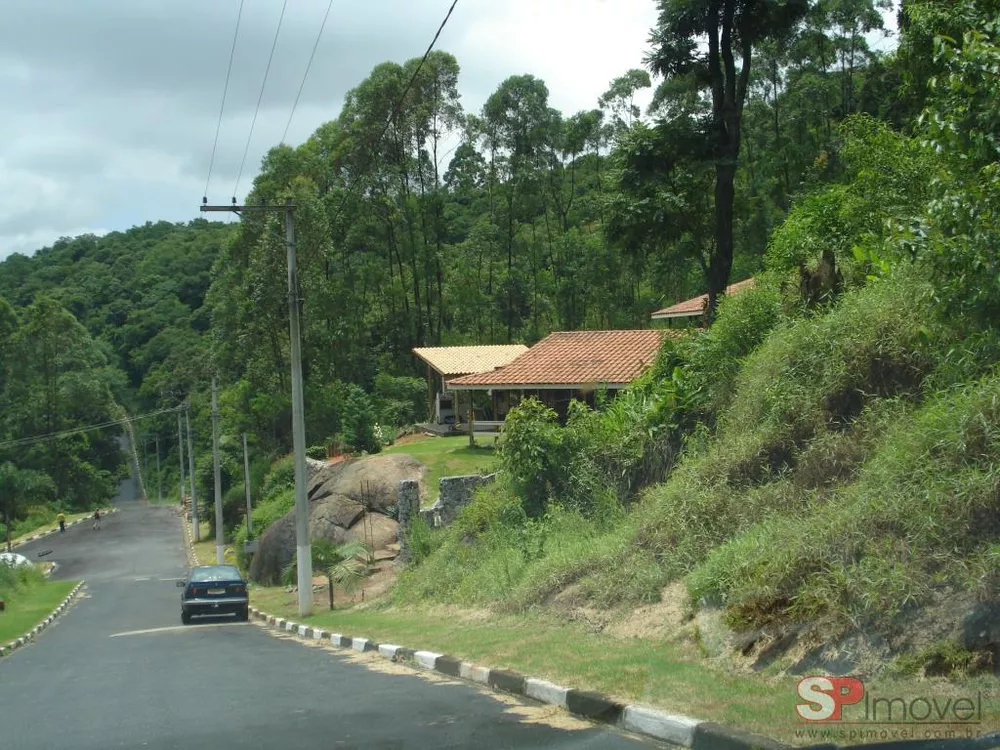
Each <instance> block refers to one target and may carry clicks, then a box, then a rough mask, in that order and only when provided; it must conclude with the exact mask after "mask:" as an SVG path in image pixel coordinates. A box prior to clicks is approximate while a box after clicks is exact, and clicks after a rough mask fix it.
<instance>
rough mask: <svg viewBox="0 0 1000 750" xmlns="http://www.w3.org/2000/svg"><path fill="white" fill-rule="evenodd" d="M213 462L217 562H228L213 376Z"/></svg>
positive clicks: (217, 407) (217, 416)
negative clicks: (223, 521)
mask: <svg viewBox="0 0 1000 750" xmlns="http://www.w3.org/2000/svg"><path fill="white" fill-rule="evenodd" d="M212 462H213V464H214V465H215V561H216V562H217V563H218V564H219V565H222V563H224V562H225V561H226V540H225V534H224V529H223V528H222V466H221V464H220V463H219V397H218V392H217V391H216V388H215V376H214V375H213V376H212Z"/></svg>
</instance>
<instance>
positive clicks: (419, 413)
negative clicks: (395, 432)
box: [374, 372, 427, 427]
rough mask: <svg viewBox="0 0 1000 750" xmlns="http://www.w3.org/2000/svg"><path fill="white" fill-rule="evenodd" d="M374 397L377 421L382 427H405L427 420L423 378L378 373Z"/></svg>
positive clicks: (425, 388)
mask: <svg viewBox="0 0 1000 750" xmlns="http://www.w3.org/2000/svg"><path fill="white" fill-rule="evenodd" d="M374 396H375V403H376V410H377V412H378V421H379V422H380V423H382V424H384V425H391V426H393V427H405V426H406V425H410V424H415V423H416V422H423V421H424V420H425V419H427V381H425V380H424V379H423V378H407V377H393V376H392V375H389V374H387V373H384V372H380V373H379V374H378V375H376V376H375V393H374Z"/></svg>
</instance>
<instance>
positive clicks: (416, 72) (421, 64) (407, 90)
mask: <svg viewBox="0 0 1000 750" xmlns="http://www.w3.org/2000/svg"><path fill="white" fill-rule="evenodd" d="M456 5H458V0H452V3H451V7H450V8H448V13H447V14H446V15H445V17H444V20H443V21H442V22H441V25H440V26H438V30H437V33H436V34H435V35H434V38H433V39H431V43H430V44H429V45H428V46H427V51H426V52H424V56H423V57H421V58H420V62H419V63H417V67H416V69H415V70H414V71H413V75H412V76H410V80H409V83H407V84H406V88H405V89H403V95H402V96H400V97H399V100H398V101H397V102H396V106H395V107H393V110H392V114H390V115H389V119H388V120H386V121H385V127H383V128H382V132H381V133H379V136H378V138H377V139H376V140H375V144H374V145H373V146H372V151H374V150H375V149H377V148H378V146H379V144H380V143H381V142H382V139H383V138H384V137H385V134H386V133H387V132H389V126H390V125H391V124H392V121H393V120H394V119H395V118H396V115H398V114H399V110H400V108H401V107H402V106H403V102H404V101H405V100H406V95H407V94H409V93H410V89H411V88H413V83H414V82H415V81H416V80H417V76H418V75H419V74H420V69H421V68H422V67H424V63H425V62H427V58H428V57H430V55H431V50H433V49H434V45H435V44H437V40H438V37H439V36H441V32H442V31H444V27H445V25H446V24H447V23H448V19H449V18H451V12H452V11H453V10H455V6H456Z"/></svg>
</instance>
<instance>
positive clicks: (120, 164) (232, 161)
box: [0, 0, 656, 258]
mask: <svg viewBox="0 0 1000 750" xmlns="http://www.w3.org/2000/svg"><path fill="white" fill-rule="evenodd" d="M284 1H285V0H243V13H242V18H241V22H240V27H239V36H238V39H237V45H236V49H235V55H234V64H233V69H232V76H231V80H230V84H229V91H228V96H227V99H226V103H225V115H224V117H223V119H222V122H221V130H220V137H219V144H218V150H217V154H216V158H215V162H214V167H213V169H212V177H211V182H210V183H209V185H208V190H207V192H206V179H207V177H208V172H209V163H210V161H211V153H212V143H213V139H214V136H215V132H216V126H217V124H218V123H219V110H220V104H221V100H222V92H223V84H224V81H225V76H226V69H227V63H228V61H229V55H230V50H231V46H232V40H233V32H234V29H235V27H236V19H237V11H238V8H239V6H240V0H3V9H4V18H3V23H2V24H0V102H3V105H2V108H3V116H2V117H0V195H3V200H2V201H0V258H4V257H6V256H8V255H10V254H11V253H14V252H21V253H25V254H31V253H32V252H34V251H35V250H36V249H38V248H40V247H44V246H46V245H49V244H51V243H52V242H53V241H54V240H56V239H58V238H59V237H65V236H75V235H78V234H83V233H87V232H93V233H95V234H103V233H105V232H108V231H113V230H121V229H127V228H128V227H130V226H133V225H136V224H143V223H145V222H146V221H158V220H167V221H187V220H190V219H192V218H195V217H197V216H199V215H200V212H199V210H198V205H199V203H200V202H201V198H202V196H203V195H207V197H208V198H209V201H210V202H212V203H228V202H229V200H230V198H231V197H232V196H233V195H234V193H235V194H236V196H237V198H239V199H240V200H242V199H243V198H244V197H245V195H246V193H247V192H248V190H249V189H250V187H251V185H252V183H253V178H254V176H255V175H256V173H257V171H258V168H259V165H260V161H261V158H262V157H263V155H264V154H265V153H266V151H267V150H268V149H269V148H271V147H272V146H274V145H276V144H277V143H278V142H279V141H280V139H281V135H282V133H283V131H284V130H285V126H286V123H287V122H288V118H289V115H290V113H291V108H292V104H293V101H294V99H295V95H296V92H297V91H298V89H299V85H300V83H301V81H302V76H303V73H304V72H305V68H306V63H307V61H308V59H309V54H310V52H311V50H312V48H313V44H314V42H315V39H316V35H317V33H318V31H319V28H320V25H321V22H322V19H323V14H324V13H325V11H326V8H327V4H328V0H287V5H286V10H285V13H284V17H283V20H282V24H281V30H280V34H279V36H278V40H277V46H276V47H275V52H274V58H273V62H272V65H271V69H270V73H269V76H268V79H267V85H266V87H265V88H264V91H263V98H262V99H261V107H260V112H259V115H258V116H257V119H256V123H255V125H254V129H253V137H252V138H251V139H250V142H249V150H247V143H248V141H247V139H248V136H249V135H250V128H251V120H252V118H253V113H254V109H255V107H256V105H257V102H258V98H259V97H260V96H261V84H262V81H263V79H264V72H265V67H266V65H267V60H268V56H269V53H270V50H271V44H272V41H273V39H274V33H275V29H276V27H277V24H278V19H279V16H280V15H281V11H282V4H283V2H284ZM450 4H451V2H450V0H334V3H333V6H332V7H333V9H332V11H331V14H330V18H329V21H328V22H327V26H326V29H325V31H324V34H323V37H322V39H321V41H320V46H319V48H318V50H317V53H316V57H315V60H314V62H313V65H312V68H311V70H310V73H309V77H308V79H307V80H306V84H305V88H304V90H303V93H302V98H301V100H300V101H299V104H298V107H297V109H296V110H295V114H294V118H293V119H292V121H291V126H290V128H289V131H288V137H287V139H286V140H287V142H288V143H290V144H292V145H297V144H299V143H301V142H303V141H304V140H305V139H307V138H308V137H309V135H310V134H311V133H312V132H313V131H314V130H315V129H316V128H317V127H318V126H319V125H321V124H322V123H324V122H327V121H329V120H332V119H334V118H336V116H337V114H338V113H339V111H340V107H341V104H342V102H343V97H344V94H345V92H347V91H348V90H349V89H351V88H353V87H354V86H356V85H357V84H358V83H360V82H361V81H362V80H363V79H364V78H365V77H366V76H367V75H368V73H369V72H370V71H371V69H372V68H373V67H374V66H375V65H377V64H378V63H381V62H384V61H386V60H393V61H396V62H404V61H406V60H408V59H411V58H414V57H419V56H421V55H422V54H423V52H424V50H426V48H427V45H428V44H429V43H430V41H431V39H432V38H433V36H434V32H435V31H436V30H437V28H438V26H439V25H440V23H441V21H442V19H443V18H444V16H445V14H446V12H447V10H448V7H449V6H450ZM655 20H656V6H655V2H654V0H459V2H458V5H457V7H456V9H455V11H454V13H453V14H452V17H451V19H450V20H449V22H448V25H447V26H446V27H445V29H444V31H443V32H442V34H441V37H440V39H439V40H438V43H437V49H442V50H445V51H448V52H451V53H452V54H454V55H455V56H456V58H457V59H458V62H459V65H460V66H461V75H460V78H459V89H460V91H461V93H462V103H463V106H464V107H465V109H466V111H472V112H475V111H478V110H479V109H480V107H481V106H482V104H483V102H484V101H485V100H486V98H487V97H488V96H489V95H490V94H491V93H492V92H493V91H494V90H495V89H496V87H497V86H498V85H499V84H500V83H501V82H502V81H503V80H504V79H505V78H507V77H508V76H510V75H517V74H523V73H531V74H533V75H535V76H537V77H539V78H541V79H542V80H544V81H545V83H546V84H547V86H548V88H549V92H550V99H549V103H550V105H551V106H553V107H556V108H557V109H560V110H561V111H563V112H564V113H567V114H571V113H573V112H576V111H578V110H581V109H592V108H594V107H596V106H597V99H598V97H599V96H600V95H601V93H602V92H604V91H605V90H606V89H607V86H608V83H609V82H610V81H611V80H612V79H613V78H615V77H616V76H618V75H621V74H622V73H623V72H625V71H626V70H628V69H629V68H634V67H640V66H641V64H642V59H643V56H644V54H645V51H646V49H647V39H648V36H649V30H650V28H652V26H653V24H654V23H655ZM640 103H641V101H640ZM245 151H246V152H247V157H246V162H245V167H244V169H243V174H242V177H241V178H240V179H239V182H238V183H237V177H238V174H239V170H240V164H241V161H242V159H243V154H244V152H245ZM215 216H216V217H218V216H219V215H218V214H216V215H215Z"/></svg>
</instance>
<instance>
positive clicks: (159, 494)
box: [156, 435, 163, 503]
mask: <svg viewBox="0 0 1000 750" xmlns="http://www.w3.org/2000/svg"><path fill="white" fill-rule="evenodd" d="M156 502H158V503H162V502H163V478H162V477H161V476H160V436H159V435H157V436H156Z"/></svg>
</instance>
